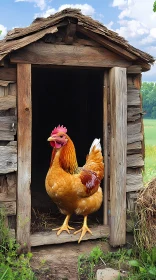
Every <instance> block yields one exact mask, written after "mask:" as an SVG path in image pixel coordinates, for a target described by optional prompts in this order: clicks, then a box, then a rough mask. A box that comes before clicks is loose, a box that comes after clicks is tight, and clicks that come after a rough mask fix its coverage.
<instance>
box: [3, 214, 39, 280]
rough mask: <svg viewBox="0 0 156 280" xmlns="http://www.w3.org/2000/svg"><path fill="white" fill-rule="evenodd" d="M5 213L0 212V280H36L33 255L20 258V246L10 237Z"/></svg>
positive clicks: (29, 254)
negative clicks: (31, 265)
mask: <svg viewBox="0 0 156 280" xmlns="http://www.w3.org/2000/svg"><path fill="white" fill-rule="evenodd" d="M5 219H6V217H5V213H4V210H2V209H1V210H0V280H35V279H36V278H35V276H34V273H33V272H32V270H31V268H30V259H31V257H32V254H31V253H28V254H26V255H24V254H22V255H20V256H19V257H18V255H17V249H18V248H19V246H18V245H17V243H16V241H15V240H14V239H13V238H10V237H9V230H8V228H6V226H5Z"/></svg>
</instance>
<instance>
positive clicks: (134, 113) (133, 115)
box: [127, 107, 143, 122]
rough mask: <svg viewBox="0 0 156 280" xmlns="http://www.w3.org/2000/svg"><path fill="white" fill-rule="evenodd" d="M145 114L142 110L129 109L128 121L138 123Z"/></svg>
mask: <svg viewBox="0 0 156 280" xmlns="http://www.w3.org/2000/svg"><path fill="white" fill-rule="evenodd" d="M142 113H143V112H142V111H141V110H140V108H137V107H128V109H127V120H128V121H131V122H132V121H136V120H138V119H139V118H140V117H141V114H142Z"/></svg>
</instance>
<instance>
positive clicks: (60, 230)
mask: <svg viewBox="0 0 156 280" xmlns="http://www.w3.org/2000/svg"><path fill="white" fill-rule="evenodd" d="M69 219H70V215H67V217H66V218H65V220H64V222H63V225H62V226H61V227H59V228H54V229H52V230H58V232H57V233H56V234H57V236H58V235H60V234H61V232H62V231H64V230H65V231H67V232H68V233H70V231H69V229H74V228H73V227H70V226H69V225H68V222H69Z"/></svg>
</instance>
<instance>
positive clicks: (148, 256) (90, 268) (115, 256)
mask: <svg viewBox="0 0 156 280" xmlns="http://www.w3.org/2000/svg"><path fill="white" fill-rule="evenodd" d="M104 264H106V266H107V267H112V268H116V269H118V270H120V269H121V270H126V271H127V274H128V275H127V277H126V279H128V280H153V279H156V248H153V249H152V250H150V251H147V250H143V249H139V248H136V247H135V248H131V249H128V250H127V249H119V250H118V251H116V252H107V253H106V252H103V251H102V250H101V249H100V248H99V247H95V248H93V250H92V251H91V252H90V254H89V255H81V256H79V259H78V275H79V280H81V279H83V280H95V279H96V278H95V277H96V271H97V269H98V268H104V267H105V266H104ZM102 265H103V267H102ZM119 279H120V278H119Z"/></svg>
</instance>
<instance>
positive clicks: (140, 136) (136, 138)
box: [127, 132, 143, 144]
mask: <svg viewBox="0 0 156 280" xmlns="http://www.w3.org/2000/svg"><path fill="white" fill-rule="evenodd" d="M142 140H143V134H142V133H141V132H139V133H136V134H131V135H127V144H131V143H134V142H139V141H142Z"/></svg>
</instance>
